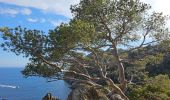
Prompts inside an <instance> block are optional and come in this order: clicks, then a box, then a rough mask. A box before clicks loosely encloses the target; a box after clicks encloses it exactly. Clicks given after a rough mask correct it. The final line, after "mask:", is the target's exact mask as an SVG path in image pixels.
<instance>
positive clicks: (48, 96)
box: [42, 93, 59, 100]
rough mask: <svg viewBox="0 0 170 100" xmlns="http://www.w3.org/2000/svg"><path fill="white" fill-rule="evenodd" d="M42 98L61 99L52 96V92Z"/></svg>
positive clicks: (49, 99) (48, 99)
mask: <svg viewBox="0 0 170 100" xmlns="http://www.w3.org/2000/svg"><path fill="white" fill-rule="evenodd" d="M42 100H59V99H58V98H56V97H54V96H52V94H51V93H47V94H46V95H45V96H44V97H43V99H42Z"/></svg>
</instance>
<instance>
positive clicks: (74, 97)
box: [67, 84, 109, 100]
mask: <svg viewBox="0 0 170 100" xmlns="http://www.w3.org/2000/svg"><path fill="white" fill-rule="evenodd" d="M67 100H109V99H108V98H107V96H106V94H104V93H103V92H101V91H99V90H98V89H95V88H94V87H93V86H89V85H85V84H79V85H77V86H76V87H75V88H74V89H73V90H72V92H71V93H70V94H69V96H68V98H67Z"/></svg>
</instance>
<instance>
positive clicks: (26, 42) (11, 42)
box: [0, 0, 169, 100]
mask: <svg viewBox="0 0 170 100" xmlns="http://www.w3.org/2000/svg"><path fill="white" fill-rule="evenodd" d="M150 9H151V6H150V5H148V4H145V3H142V2H140V0H80V3H79V4H77V5H73V6H71V11H72V13H73V19H71V20H70V22H69V23H68V24H64V23H62V24H61V25H59V26H57V27H56V28H55V29H53V30H49V32H48V34H44V32H42V31H39V30H29V29H26V28H22V27H20V26H19V27H16V28H8V27H4V28H1V29H0V31H1V32H2V33H3V34H2V38H3V39H4V42H3V43H2V44H1V47H2V48H3V49H4V50H7V51H11V52H14V53H15V54H17V55H20V54H24V56H25V57H28V58H29V60H30V63H28V64H27V66H26V67H25V69H24V70H23V71H22V72H23V74H24V75H25V76H41V77H46V78H50V79H53V80H72V81H73V82H74V84H79V83H87V84H91V85H92V86H94V87H100V86H101V85H102V84H99V83H98V82H99V81H100V80H105V81H107V82H108V83H109V86H110V88H109V90H108V89H107V90H108V91H109V92H108V94H113V93H114V92H115V91H116V93H117V94H119V95H120V96H121V97H122V98H123V99H125V100H128V98H127V96H126V95H125V94H124V93H125V91H126V88H127V84H128V83H131V81H132V79H133V78H128V77H126V76H125V73H126V72H125V68H126V64H125V62H135V61H136V60H138V61H139V60H140V59H143V58H144V57H146V55H144V56H140V57H139V58H135V57H134V58H135V59H134V58H133V57H131V58H130V57H129V56H128V53H130V52H133V54H134V53H135V52H137V51H138V50H141V51H143V50H144V48H145V47H147V46H149V45H157V44H160V43H164V42H166V41H167V40H168V39H169V30H168V28H167V27H166V20H167V19H168V17H167V16H164V15H163V14H162V13H157V12H151V11H150ZM121 50H122V51H121ZM115 67H117V69H118V70H116V72H117V73H118V77H117V79H118V81H119V82H118V83H117V84H119V85H117V84H115V82H114V81H113V80H112V79H111V78H110V77H109V74H110V73H113V72H112V70H110V69H114V68H115ZM124 67H125V68H124ZM126 78H128V79H126Z"/></svg>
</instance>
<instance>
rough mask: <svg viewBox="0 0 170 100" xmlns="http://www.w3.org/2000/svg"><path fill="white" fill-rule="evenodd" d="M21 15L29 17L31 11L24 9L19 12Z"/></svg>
mask: <svg viewBox="0 0 170 100" xmlns="http://www.w3.org/2000/svg"><path fill="white" fill-rule="evenodd" d="M20 12H21V13H22V14H23V15H30V14H31V13H32V11H31V10H30V9H28V8H24V9H22V10H21V11H20Z"/></svg>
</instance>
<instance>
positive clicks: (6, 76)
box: [0, 68, 70, 100]
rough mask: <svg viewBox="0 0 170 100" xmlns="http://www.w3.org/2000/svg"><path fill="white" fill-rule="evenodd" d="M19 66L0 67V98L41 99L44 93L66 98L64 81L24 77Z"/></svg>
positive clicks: (10, 99) (12, 99) (18, 99)
mask: <svg viewBox="0 0 170 100" xmlns="http://www.w3.org/2000/svg"><path fill="white" fill-rule="evenodd" d="M21 70H22V69H21V68H0V100H1V99H2V98H5V99H6V100H42V97H43V96H44V95H46V93H48V92H50V93H52V95H54V96H56V97H58V98H59V99H60V100H66V98H67V95H68V94H69V92H70V89H69V88H68V87H69V85H68V84H67V83H65V82H64V81H55V82H47V81H46V80H45V79H44V78H39V77H29V78H24V77H23V75H22V74H21V72H20V71H21Z"/></svg>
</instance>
